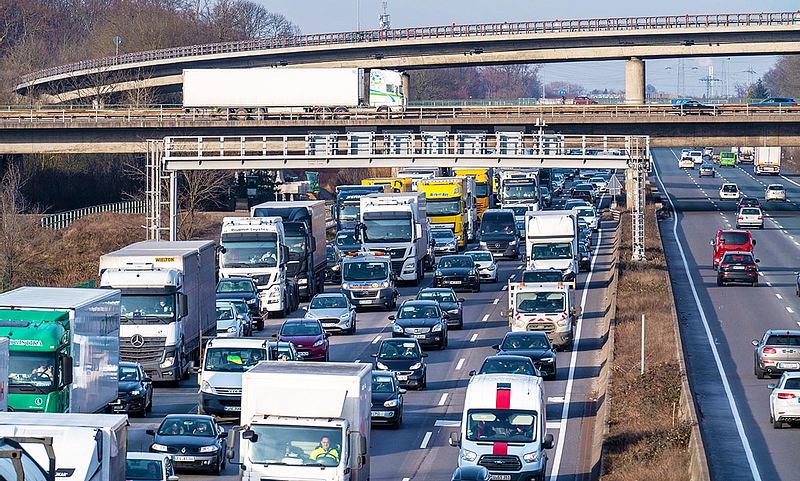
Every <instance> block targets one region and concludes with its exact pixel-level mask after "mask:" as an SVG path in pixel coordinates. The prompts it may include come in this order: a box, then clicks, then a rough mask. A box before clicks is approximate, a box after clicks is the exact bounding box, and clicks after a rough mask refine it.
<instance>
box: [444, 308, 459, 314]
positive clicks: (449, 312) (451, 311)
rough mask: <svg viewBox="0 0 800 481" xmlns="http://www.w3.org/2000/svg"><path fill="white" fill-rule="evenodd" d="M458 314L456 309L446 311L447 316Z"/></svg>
mask: <svg viewBox="0 0 800 481" xmlns="http://www.w3.org/2000/svg"><path fill="white" fill-rule="evenodd" d="M458 312H459V310H458V309H450V310H449V311H447V313H448V314H458Z"/></svg>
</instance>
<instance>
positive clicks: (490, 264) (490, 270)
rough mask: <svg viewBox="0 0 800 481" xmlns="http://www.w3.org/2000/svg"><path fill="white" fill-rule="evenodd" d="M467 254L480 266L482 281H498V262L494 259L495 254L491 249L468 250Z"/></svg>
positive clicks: (479, 272) (479, 273) (479, 271)
mask: <svg viewBox="0 0 800 481" xmlns="http://www.w3.org/2000/svg"><path fill="white" fill-rule="evenodd" d="M465 254H466V255H468V256H470V257H472V260H473V261H474V262H475V264H476V265H477V266H478V275H479V276H480V278H481V282H484V281H487V282H492V283H494V282H497V263H496V262H495V261H494V256H493V255H492V253H491V252H489V251H467V252H465Z"/></svg>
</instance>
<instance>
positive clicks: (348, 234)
mask: <svg viewBox="0 0 800 481" xmlns="http://www.w3.org/2000/svg"><path fill="white" fill-rule="evenodd" d="M336 249H337V250H338V251H339V253H340V254H341V255H347V254H350V253H351V252H358V251H360V250H361V243H360V242H358V241H357V240H356V231H355V230H352V229H349V230H346V229H343V230H340V231H339V232H338V233H337V234H336Z"/></svg>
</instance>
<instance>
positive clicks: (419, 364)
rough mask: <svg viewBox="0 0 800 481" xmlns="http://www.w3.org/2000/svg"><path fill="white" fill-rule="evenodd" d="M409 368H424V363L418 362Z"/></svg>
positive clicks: (412, 369) (413, 369)
mask: <svg viewBox="0 0 800 481" xmlns="http://www.w3.org/2000/svg"><path fill="white" fill-rule="evenodd" d="M408 369H409V370H411V371H416V370H417V369H422V363H421V362H418V363H416V364H412V365H411V367H410V368H408Z"/></svg>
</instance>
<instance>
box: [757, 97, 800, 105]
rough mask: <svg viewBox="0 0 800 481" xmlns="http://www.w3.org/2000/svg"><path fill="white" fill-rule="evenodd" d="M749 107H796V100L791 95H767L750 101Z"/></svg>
mask: <svg viewBox="0 0 800 481" xmlns="http://www.w3.org/2000/svg"><path fill="white" fill-rule="evenodd" d="M748 105H749V106H751V107H796V106H797V101H796V100H795V99H793V98H791V97H769V98H766V99H763V100H759V101H758V102H750V103H749V104H748Z"/></svg>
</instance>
